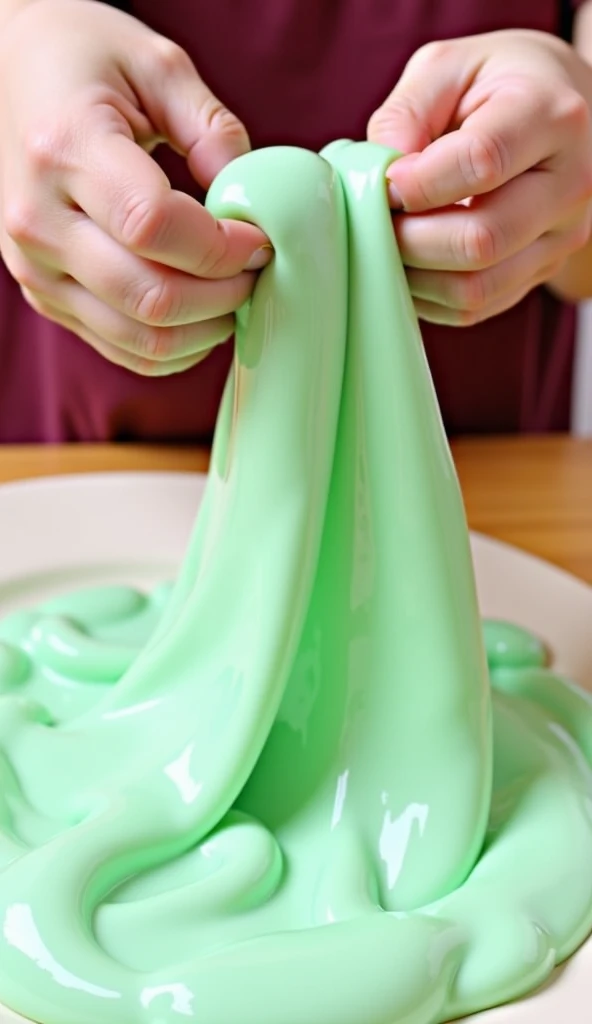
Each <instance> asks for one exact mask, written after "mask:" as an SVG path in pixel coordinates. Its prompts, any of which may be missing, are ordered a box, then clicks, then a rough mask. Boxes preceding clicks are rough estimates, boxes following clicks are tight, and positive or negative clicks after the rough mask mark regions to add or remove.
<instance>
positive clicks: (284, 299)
mask: <svg viewBox="0 0 592 1024" xmlns="http://www.w3.org/2000/svg"><path fill="white" fill-rule="evenodd" d="M392 158H393V155H392V154H390V153H388V152H386V151H384V150H382V149H378V148H376V147H372V146H370V145H366V144H363V145H362V144H359V145H352V144H347V143H339V144H335V145H334V146H331V147H329V149H328V150H327V151H326V152H325V154H324V155H323V156H322V157H318V156H316V155H313V154H311V153H307V152H303V151H299V150H293V149H279V150H269V151H262V152H256V153H253V154H251V155H249V156H248V157H245V158H242V159H241V160H239V161H237V162H236V163H234V164H233V165H231V166H230V167H229V168H228V169H227V170H226V171H224V172H223V174H222V175H221V176H220V177H219V179H218V180H217V182H216V183H215V186H214V188H213V191H212V193H211V195H210V197H209V204H210V206H211V208H212V209H213V210H215V212H216V213H217V214H218V215H219V216H225V217H237V218H244V219H248V220H252V221H254V222H255V223H258V224H260V225H261V227H262V228H263V229H264V230H265V231H266V232H267V233H268V234H269V236H270V237H271V239H272V241H273V244H274V248H275V252H276V255H275V258H274V260H273V262H272V264H271V265H270V266H269V267H268V268H267V269H266V270H265V271H264V272H263V273H262V275H261V277H260V280H259V283H258V285H257V288H256V291H255V294H254V297H253V299H252V302H251V303H250V304H249V306H248V307H247V308H245V309H243V310H242V311H241V314H240V317H239V321H240V323H239V330H238V334H237V358H236V362H235V367H234V371H233V373H232V375H231V377H230V379H229V382H228V386H227V389H226V394H225V398H224V402H223V406H222V410H221V413H220V419H219V424H218V429H217V435H216V443H215V450H214V455H213V460H212V470H211V473H210V478H209V481H208V487H207V492H206V496H205V499H204V504H203V506H202V508H201V510H200V514H199V516H198V520H197V524H196V528H195V533H194V537H193V540H192V543H191V546H190V550H189V552H188V554H187V557H186V561H185V564H184V566H183V569H182V572H181V575H180V578H179V580H178V581H177V583H176V585H175V586H174V587H173V588H172V590H170V591H169V590H168V589H167V588H166V587H162V588H160V589H159V590H157V591H156V592H155V593H154V594H152V595H151V596H150V597H145V596H143V595H141V594H139V593H137V592H135V591H132V590H126V589H124V588H106V589H101V590H93V591H87V592H83V593H79V594H76V595H72V596H69V597H60V598H56V599H55V600H54V601H52V602H50V603H49V604H47V605H45V606H43V607H41V608H39V609H38V610H36V611H32V612H26V613H18V614H15V615H13V616H11V617H10V618H8V619H6V620H4V622H3V623H2V624H0V694H1V696H0V920H1V928H0V1001H2V1002H4V1003H5V1004H6V1005H8V1006H10V1007H11V1008H13V1009H15V1010H16V1011H18V1012H19V1013H21V1014H23V1015H24V1016H27V1017H30V1018H32V1019H34V1020H38V1021H42V1022H43V1024H105V1022H109V1024H134V1022H138V1024H174V1022H181V1021H182V1020H183V1019H187V1018H191V1019H193V1020H195V1021H196V1022H197V1024H437V1022H443V1021H447V1020H449V1019H450V1018H452V1017H457V1016H460V1015H463V1014H466V1013H469V1012H472V1011H474V1010H477V1009H481V1008H485V1007H487V1006H490V1005H493V1004H496V1003H499V1002H503V1001H506V1000H509V999H512V998H514V997H517V996H519V995H520V994H522V993H524V992H526V991H527V990H529V989H531V988H532V987H534V986H536V985H537V984H538V983H539V982H541V981H542V980H543V979H544V978H546V977H547V975H548V974H549V973H550V971H551V970H552V968H553V966H554V965H555V963H557V962H558V961H560V960H562V959H564V958H565V957H567V956H568V955H569V954H570V953H571V952H572V951H573V950H574V949H575V948H576V947H577V946H578V945H579V944H580V943H581V941H582V940H583V939H584V938H585V937H586V935H587V934H588V933H589V932H590V931H591V930H592V870H591V869H590V865H591V864H592V801H591V797H592V774H591V768H590V764H591V763H592V703H591V700H590V698H589V697H588V696H587V695H586V694H584V693H583V692H581V691H579V690H577V689H576V688H575V687H573V686H572V685H571V684H569V683H566V682H563V681H561V680H560V679H558V678H557V677H556V676H555V675H553V673H552V672H551V671H550V670H548V669H547V668H546V667H545V656H544V651H543V650H542V647H541V645H540V644H539V642H538V641H536V640H535V639H534V638H532V637H530V636H528V635H526V634H525V633H523V632H522V631H520V630H518V629H516V628H514V627H511V626H508V625H503V624H500V623H487V624H486V625H485V634H484V635H485V643H484V642H483V630H482V626H481V623H480V621H479V618H478V613H477V603H476V597H475V589H474V581H473V573H472V566H471V560H470V553H469V546H468V537H467V530H466V525H465V521H464V515H463V509H462V504H461V499H460V495H459V490H458V485H457V481H456V477H455V473H454V469H453V466H452V463H451V459H450V455H449V452H448V448H447V444H446V440H445V437H444V433H443V430H442V426H441V422H440V418H439V413H438V409H437V405H436V401H435V397H434V394H433V390H432V385H431V381H430V377H429V373H428V369H427V366H426V363H425V359H424V356H423V351H422V346H421V340H420V336H419V331H418V327H417V323H416V320H415V317H414V313H413V308H412V305H411V302H410V299H409V295H408V292H407V287H406V283H405V277H404V273H403V270H402V267H401V264H400V260H399V257H398V254H397V251H396V244H395V242H394V238H393V231H392V225H391V222H390V215H389V212H388V208H387V204H386V199H385V186H384V175H385V169H386V167H387V166H388V164H389V162H390V161H391V160H392ZM490 682H491V683H492V684H493V689H491V686H490Z"/></svg>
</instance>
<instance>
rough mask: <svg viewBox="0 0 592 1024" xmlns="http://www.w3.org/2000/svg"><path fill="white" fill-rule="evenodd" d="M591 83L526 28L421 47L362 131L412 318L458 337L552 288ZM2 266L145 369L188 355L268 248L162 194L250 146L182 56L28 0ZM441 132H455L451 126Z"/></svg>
mask: <svg viewBox="0 0 592 1024" xmlns="http://www.w3.org/2000/svg"><path fill="white" fill-rule="evenodd" d="M590 97H592V69H589V68H588V66H587V65H586V64H585V63H584V62H583V61H582V60H581V59H580V58H579V57H578V56H577V55H576V53H575V52H574V51H573V50H572V49H571V48H570V47H568V46H567V45H565V44H563V43H562V42H560V41H559V40H556V39H554V38H553V37H550V36H549V37H547V36H545V35H542V34H540V33H534V32H504V33H496V34H490V35H484V36H480V37H474V38H469V39H464V40H455V41H451V42H445V43H436V44H431V45H430V46H427V47H424V48H423V49H421V50H419V51H418V52H417V54H416V55H415V56H414V57H413V59H412V60H411V61H410V63H409V65H408V66H407V68H406V70H405V72H404V74H403V76H402V78H401V79H400V81H399V83H398V85H397V86H396V88H395V89H394V91H393V93H392V94H391V95H390V96H389V98H388V99H387V100H386V102H385V104H384V105H383V106H382V107H381V108H380V110H378V111H377V112H376V113H375V114H374V115H373V117H372V118H371V120H370V124H369V138H370V139H372V140H374V141H377V142H383V143H385V144H387V145H391V146H393V147H394V148H397V149H399V150H402V151H403V152H405V153H408V154H410V155H408V156H406V157H403V158H401V159H400V160H398V161H397V162H396V163H395V164H394V165H393V166H392V168H391V169H390V171H389V179H390V185H389V193H390V196H391V205H392V206H393V209H394V210H398V211H404V212H403V213H400V214H398V215H397V216H395V217H394V224H395V230H396V233H397V238H398V242H399V246H400V249H401V253H402V256H403V259H404V262H405V264H406V266H407V268H408V278H409V284H410V287H411V292H412V295H413V297H414V301H415V304H416V309H417V312H418V315H419V316H420V317H422V318H423V319H425V320H430V321H433V322H436V323H448V324H459V325H461V324H470V323H475V322H476V321H478V320H481V319H484V318H486V317H489V316H491V315H493V314H495V313H498V312H501V311H502V310H504V309H506V308H508V307H509V306H511V305H513V304H514V303H515V302H517V301H518V300H519V299H520V298H521V297H522V296H523V295H524V294H525V293H526V292H528V291H529V290H530V289H531V288H532V287H534V286H535V285H537V284H539V283H542V282H544V281H548V280H549V279H551V278H552V277H553V276H554V275H555V274H556V273H557V272H558V271H559V270H560V268H561V267H562V266H563V264H564V263H565V260H566V259H567V258H568V257H569V256H570V254H571V253H573V252H575V251H576V250H578V249H579V248H581V247H582V246H584V245H585V243H586V242H587V240H588V238H589V235H590V227H591V214H590V209H591V205H592V204H591V197H592V122H591V115H590V107H589V105H588V98H590ZM0 125H1V126H2V140H3V146H2V152H1V154H0V252H1V254H2V256H3V258H4V261H5V263H6V265H7V267H8V269H9V271H10V272H11V273H12V275H13V276H14V277H15V279H16V280H17V282H18V283H19V284H20V286H21V288H22V290H23V293H24V295H25V297H26V299H27V300H28V302H29V303H30V304H31V305H32V306H33V308H34V309H36V310H37V311H38V312H40V313H41V314H43V315H44V316H47V317H49V318H50V319H52V320H54V321H57V322H58V323H61V324H63V325H64V326H65V327H67V328H69V329H70V330H72V331H74V332H75V333H76V334H78V335H79V336H80V337H81V338H83V339H84V340H85V341H86V342H88V343H89V344H90V345H91V346H92V347H93V348H95V349H97V351H99V352H101V353H102V354H103V355H104V356H106V357H107V358H108V359H110V360H112V361H113V362H115V363H119V364H120V365H123V366H126V367H127V368H129V369H131V370H134V371H136V372H139V373H143V374H148V375H158V374H169V373H175V372H178V371H181V370H184V369H186V368H188V367H189V366H191V365H193V364H195V363H196V362H198V361H199V360H200V359H202V358H203V357H204V356H205V355H206V354H207V352H208V351H209V350H210V349H211V348H212V347H213V346H215V345H216V344H218V343H220V342H221V341H224V340H225V339H226V338H227V337H228V336H229V335H230V334H231V333H232V330H233V323H234V321H233V313H234V311H235V310H236V309H237V308H238V307H239V306H240V305H241V304H242V303H243V302H244V301H245V299H246V298H247V296H248V295H249V293H250V291H251V290H252V287H253V284H254V279H255V271H256V270H257V269H259V268H261V267H262V266H264V265H265V263H266V262H268V260H269V259H270V257H271V255H272V253H271V250H270V248H269V246H268V245H267V239H266V238H265V236H264V235H263V234H262V233H261V232H260V231H259V230H258V229H257V228H255V227H253V226H252V225H248V224H240V223H236V222H230V221H228V222H224V221H221V222H218V221H216V220H215V219H214V218H213V217H212V216H211V215H210V214H209V213H208V212H207V211H206V210H204V208H203V207H202V206H200V205H199V204H198V203H197V202H196V201H195V200H194V199H192V198H190V197H189V196H186V195H184V194H182V193H180V192H176V191H174V190H172V189H171V187H170V185H169V182H168V181H167V179H166V176H165V175H164V173H163V172H162V171H161V170H160V168H159V167H158V166H157V164H156V163H155V162H154V160H152V158H151V157H150V155H149V154H150V151H151V150H152V149H153V148H154V147H155V146H156V145H157V144H158V143H160V142H163V141H166V142H167V143H168V144H169V145H170V146H172V147H173V148H174V149H175V150H176V151H177V152H179V153H181V154H182V155H183V156H184V157H185V158H186V160H187V162H188V165H189V168H190V170H191V172H192V174H193V176H194V178H195V179H196V180H197V181H198V182H199V183H200V184H201V185H203V186H204V187H207V186H208V185H209V184H210V182H211V181H212V179H213V177H214V176H215V175H216V173H217V172H218V171H219V170H220V169H221V168H222V166H224V164H226V163H227V162H228V161H230V160H232V159H233V158H234V157H236V156H238V155H240V154H241V153H244V152H246V151H247V150H248V148H249V140H248V136H247V133H246V131H245V128H244V127H243V125H242V124H241V123H240V122H239V121H238V120H237V119H236V118H235V117H234V116H233V115H232V114H231V113H230V112H229V111H227V110H226V109H225V108H224V107H223V106H222V104H221V103H220V102H219V101H218V100H217V99H216V98H215V97H214V96H213V95H212V94H211V92H210V91H209V90H208V89H207V87H206V86H205V85H204V83H203V82H202V81H201V79H200V78H199V76H198V74H197V72H196V70H195V68H194V67H193V65H192V63H191V61H190V60H189V58H188V56H187V55H186V54H185V53H184V52H183V51H182V50H181V49H180V48H179V47H177V46H176V45H174V44H173V43H171V42H170V41H168V40H166V39H164V38H162V37H161V36H159V35H157V34H155V33H154V32H152V31H151V30H150V29H148V28H147V27H145V26H144V25H142V24H141V23H140V22H138V21H137V20H135V19H134V18H131V17H129V16H128V15H125V14H123V13H121V12H120V11H117V10H114V9H112V8H110V7H107V6H104V5H103V4H101V3H94V2H90V0H89V2H85V3H84V4H81V3H80V0H44V2H36V3H31V4H30V5H27V6H25V7H23V8H22V9H21V10H20V11H19V12H18V13H17V14H15V15H13V17H12V18H11V19H10V20H9V22H8V24H7V25H6V27H5V29H4V30H3V32H2V38H1V42H0ZM454 129H459V130H458V131H456V130H454Z"/></svg>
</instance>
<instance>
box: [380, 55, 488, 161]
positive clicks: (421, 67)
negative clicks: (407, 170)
mask: <svg viewBox="0 0 592 1024" xmlns="http://www.w3.org/2000/svg"><path fill="white" fill-rule="evenodd" d="M465 60H466V58H465V54H464V53H463V40H452V41H451V42H444V43H429V44H428V45H427V46H422V47H421V49H420V50H417V52H416V53H415V54H414V55H413V57H412V58H411V60H410V61H409V63H408V64H407V66H406V68H405V70H404V71H403V74H402V75H401V78H400V79H399V82H398V83H397V85H396V86H395V88H394V89H393V91H392V92H391V94H390V96H388V98H387V99H386V100H385V102H384V103H383V104H382V106H380V107H379V108H378V110H376V111H375V112H374V114H373V115H372V117H371V118H370V121H369V123H368V139H369V141H370V142H377V143H380V144H381V145H383V146H389V147H390V148H391V149H397V150H399V152H401V153H404V154H407V153H419V152H421V151H422V150H424V149H425V148H426V147H427V146H429V145H430V143H431V142H433V141H434V140H435V139H437V138H439V137H440V136H441V135H443V134H444V132H445V131H446V130H447V129H448V128H449V127H450V124H451V122H452V121H453V118H454V115H455V112H456V108H457V106H458V103H459V101H460V99H461V98H462V96H463V94H464V93H465V92H466V89H467V88H468V85H469V83H470V81H471V79H472V77H473V75H474V74H475V70H476V69H474V68H473V67H472V66H471V67H467V66H466V63H465Z"/></svg>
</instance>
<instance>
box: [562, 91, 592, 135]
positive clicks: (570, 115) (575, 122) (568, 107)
mask: <svg viewBox="0 0 592 1024" xmlns="http://www.w3.org/2000/svg"><path fill="white" fill-rule="evenodd" d="M555 114H556V117H557V120H558V121H559V122H560V123H561V124H562V125H564V127H565V128H566V129H567V130H568V131H570V132H571V133H573V134H574V135H576V136H578V137H581V135H582V134H583V133H584V132H586V131H587V130H589V128H590V123H591V120H592V118H591V114H590V107H589V106H588V104H587V102H586V100H585V99H584V97H583V96H582V94H581V93H580V92H578V91H577V89H572V88H565V89H563V90H562V91H561V93H560V94H558V95H557V96H556V97H555Z"/></svg>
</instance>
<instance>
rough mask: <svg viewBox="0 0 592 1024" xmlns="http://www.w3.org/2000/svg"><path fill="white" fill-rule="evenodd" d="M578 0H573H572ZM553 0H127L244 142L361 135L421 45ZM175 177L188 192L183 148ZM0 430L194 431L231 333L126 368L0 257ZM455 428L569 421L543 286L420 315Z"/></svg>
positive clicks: (548, 9)
mask: <svg viewBox="0 0 592 1024" xmlns="http://www.w3.org/2000/svg"><path fill="white" fill-rule="evenodd" d="M575 2H576V3H577V0H575ZM560 6H561V3H560V0H512V3H500V0H215V2H212V0H166V3H163V2H162V0H131V3H130V4H129V7H130V9H131V11H132V13H134V14H135V15H137V17H139V18H140V19H141V20H142V21H144V22H146V23H147V24H149V25H151V26H153V27H154V28H155V29H157V30H159V31H160V32H162V33H163V34H165V35H168V36H169V37H171V38H173V39H174V40H175V41H177V42H179V43H181V44H182V45H183V46H185V48H186V49H187V50H188V52H189V53H190V54H191V57H192V58H193V60H194V62H195V64H196V66H197V68H198V69H199V71H200V73H201V75H202V76H203V78H204V79H205V81H206V82H207V83H208V85H209V86H210V87H211V88H212V89H213V90H214V92H216V93H217V94H218V95H219V96H220V98H221V99H222V100H223V101H224V102H225V103H226V104H227V105H228V106H229V107H230V109H231V110H233V111H235V113H237V114H238V115H239V116H240V117H241V118H242V119H243V120H244V122H245V124H246V125H247V128H248V130H249V133H250V136H251V139H252V141H253V144H254V146H257V147H259V146H269V145H274V144H295V145H299V146H306V147H310V148H312V149H315V150H318V149H320V148H321V147H322V146H324V145H325V144H326V143H327V142H330V141H331V140H332V139H335V138H340V137H348V138H353V139H363V138H364V134H365V127H366V123H367V120H368V117H369V115H370V114H371V113H372V111H373V110H374V109H375V108H376V107H377V106H378V105H379V104H380V103H381V102H382V100H383V99H384V98H385V97H386V95H387V94H388V92H390V90H391V89H392V87H393V86H394V84H395V83H396V81H397V78H398V77H399V75H400V73H401V71H402V69H403V67H404V65H405V63H406V61H407V60H408V58H409V57H410V56H411V54H412V53H413V52H414V50H416V49H417V47H419V46H421V45H422V44H424V43H426V42H428V41H429V40H431V39H437V38H447V37H448V38H451V37H455V36H461V35H472V34H475V33H479V32H485V31H491V30H494V29H502V28H504V29H509V28H533V29H541V30H544V31H548V32H559V25H560ZM159 158H160V160H161V162H162V164H163V166H164V167H165V168H166V170H167V172H168V174H169V176H170V178H171V181H172V183H173V185H174V186H175V187H176V188H183V189H185V190H187V191H190V192H193V193H194V194H195V195H198V192H197V189H196V187H195V185H194V184H193V183H192V181H191V179H190V177H189V175H188V173H187V171H186V168H185V166H184V164H183V163H182V161H181V160H180V159H179V158H177V157H176V156H174V155H173V154H171V153H170V152H164V153H163V154H162V155H161V156H160V157H159ZM0 314H1V315H0V442H23V441H25V442H27V441H71V440H80V441H101V440H130V439H139V440H151V441H201V440H207V439H209V438H210V436H211V432H212V429H213V425H214V421H215V416H216V411H217V407H218V402H219V399H220V395H221V391H222V387H223V383H224V379H225V376H226V373H227V369H228V365H229V355H230V351H229V345H226V346H224V347H223V348H221V349H219V350H218V351H216V352H215V353H213V354H212V356H211V357H209V358H208V359H207V360H206V361H205V362H204V363H202V364H201V365H200V366H198V367H195V368H194V369H193V370H190V371H188V372H187V373H184V374H181V375H178V376H173V377H168V378H159V379H147V378H141V377H136V376H134V375H133V374H132V373H130V372H129V371H127V370H124V369H121V368H120V367H117V366H113V365H112V364H110V363H108V362H107V361H105V360H104V359H102V358H101V357H100V356H98V355H97V354H96V353H95V352H94V351H92V350H91V349H90V348H89V347H88V346H87V345H86V344H84V342H82V341H80V340H79V339H78V338H76V337H75V336H73V335H72V334H70V333H69V332H68V331H66V330H63V329H62V328H60V327H58V326H56V325H55V324H51V323H49V322H47V321H45V320H43V319H42V318H40V317H39V316H37V314H35V313H34V312H33V311H32V310H31V309H29V307H28V306H27V305H26V304H25V302H24V301H23V299H22V298H21V295H20V291H19V289H18V287H17V286H16V285H15V284H14V282H12V280H11V279H10V278H9V276H8V274H7V273H6V271H5V269H4V267H3V265H2V264H1V263H0ZM422 330H423V337H424V341H425V346H426V350H427V354H428V358H429V361H430V365H431V369H432V373H433V376H434V381H435V385H436V390H437V392H438V396H439V399H440V403H441V406H442V411H443V415H444V420H445V423H446V427H447V429H448V431H449V432H450V433H459V432H483V431H504V432H506V431H541V430H563V429H566V428H568V426H569V406H570V392H571V374H572V362H573V333H574V314H573V310H572V309H571V308H569V307H566V306H562V305H561V304H560V303H558V302H557V301H556V300H554V299H553V298H552V297H551V296H550V295H549V294H548V293H547V292H546V291H545V289H543V288H539V289H536V290H535V291H534V292H532V293H531V294H530V295H528V296H527V297H526V298H525V299H524V300H523V301H522V302H521V303H520V304H519V305H518V306H516V307H514V309H512V310H509V311H507V312H506V313H503V314H502V315H501V316H498V317H495V318H494V319H492V320H489V321H487V322H486V323H482V324H479V325H477V326H475V327H472V328H464V329H462V330H461V329H455V328H447V327H436V326H433V325H423V327H422Z"/></svg>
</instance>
